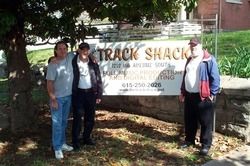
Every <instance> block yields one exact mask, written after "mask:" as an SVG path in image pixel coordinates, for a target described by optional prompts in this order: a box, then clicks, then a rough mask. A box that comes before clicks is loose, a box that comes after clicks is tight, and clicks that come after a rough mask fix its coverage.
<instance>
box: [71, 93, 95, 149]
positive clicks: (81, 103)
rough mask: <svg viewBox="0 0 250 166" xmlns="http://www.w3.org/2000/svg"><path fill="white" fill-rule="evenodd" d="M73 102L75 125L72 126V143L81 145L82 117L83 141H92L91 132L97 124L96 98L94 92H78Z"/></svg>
mask: <svg viewBox="0 0 250 166" xmlns="http://www.w3.org/2000/svg"><path fill="white" fill-rule="evenodd" d="M74 100H76V101H73V102H74V103H75V104H74V105H73V125H72V143H73V145H77V144H79V137H80V132H81V128H82V127H81V126H82V117H84V130H83V136H82V138H83V140H88V139H90V135H91V132H92V130H93V128H94V124H95V105H96V104H95V103H96V97H95V94H94V92H93V91H83V90H80V89H79V90H78V92H77V95H76V98H75V99H74Z"/></svg>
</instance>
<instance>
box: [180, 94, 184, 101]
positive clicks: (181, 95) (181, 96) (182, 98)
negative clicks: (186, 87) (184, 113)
mask: <svg viewBox="0 0 250 166" xmlns="http://www.w3.org/2000/svg"><path fill="white" fill-rule="evenodd" d="M184 100H185V96H183V94H180V95H179V101H180V102H182V103H183V102H184Z"/></svg>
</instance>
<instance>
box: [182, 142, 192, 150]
mask: <svg viewBox="0 0 250 166" xmlns="http://www.w3.org/2000/svg"><path fill="white" fill-rule="evenodd" d="M194 145H195V144H194V143H192V142H188V141H185V142H184V143H183V144H182V145H181V146H180V149H186V148H188V147H190V146H194Z"/></svg>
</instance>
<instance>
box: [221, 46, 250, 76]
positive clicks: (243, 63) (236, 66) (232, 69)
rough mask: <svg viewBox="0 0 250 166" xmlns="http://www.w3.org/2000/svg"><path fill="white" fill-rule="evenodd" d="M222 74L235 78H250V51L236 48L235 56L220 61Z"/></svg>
mask: <svg viewBox="0 0 250 166" xmlns="http://www.w3.org/2000/svg"><path fill="white" fill-rule="evenodd" d="M219 66H220V72H221V74H224V75H231V76H233V77H240V78H249V77H250V51H249V49H247V48H244V47H240V48H235V56H234V57H230V58H227V57H226V56H225V57H223V58H222V59H221V60H220V63H219Z"/></svg>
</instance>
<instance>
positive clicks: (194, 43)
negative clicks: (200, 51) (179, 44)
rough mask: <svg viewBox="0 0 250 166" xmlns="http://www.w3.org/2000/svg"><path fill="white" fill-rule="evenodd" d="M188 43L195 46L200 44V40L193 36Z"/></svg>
mask: <svg viewBox="0 0 250 166" xmlns="http://www.w3.org/2000/svg"><path fill="white" fill-rule="evenodd" d="M188 44H189V45H190V47H195V46H197V45H198V44H201V42H200V40H199V39H198V38H196V37H194V38H191V39H190V41H189V43H188Z"/></svg>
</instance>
